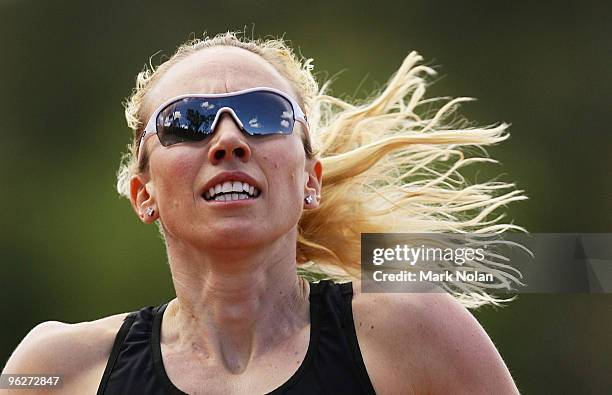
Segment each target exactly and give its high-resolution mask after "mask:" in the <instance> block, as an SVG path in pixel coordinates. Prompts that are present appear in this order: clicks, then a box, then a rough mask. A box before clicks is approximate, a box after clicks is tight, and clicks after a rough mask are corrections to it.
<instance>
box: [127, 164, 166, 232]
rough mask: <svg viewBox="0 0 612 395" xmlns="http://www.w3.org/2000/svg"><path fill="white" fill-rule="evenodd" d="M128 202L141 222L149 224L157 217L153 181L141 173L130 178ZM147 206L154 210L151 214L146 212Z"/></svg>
mask: <svg viewBox="0 0 612 395" xmlns="http://www.w3.org/2000/svg"><path fill="white" fill-rule="evenodd" d="M130 202H131V203H132V208H133V209H134V211H135V212H136V214H137V215H138V217H139V218H140V220H141V221H142V222H144V223H146V224H149V223H152V222H155V220H156V219H157V218H158V217H159V213H158V211H159V209H158V208H157V202H156V200H155V188H154V186H153V183H152V182H151V181H150V180H147V178H146V177H145V176H143V175H141V174H138V175H135V176H132V178H131V179H130ZM148 208H151V209H153V210H154V211H153V213H152V214H153V215H149V214H148V213H147V209H148Z"/></svg>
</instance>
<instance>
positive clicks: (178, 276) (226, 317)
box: [162, 237, 310, 373]
mask: <svg viewBox="0 0 612 395" xmlns="http://www.w3.org/2000/svg"><path fill="white" fill-rule="evenodd" d="M291 239H293V242H291ZM167 248H168V257H169V259H170V266H171V271H172V278H173V283H174V287H175V290H176V296H177V297H176V299H174V300H173V301H171V302H170V304H169V305H168V308H167V309H166V312H165V314H164V319H163V321H162V323H163V324H162V334H163V335H162V342H163V343H165V344H172V345H173V346H172V347H174V349H175V350H180V352H181V353H182V352H185V353H188V354H192V353H198V354H200V356H202V357H204V358H205V360H208V361H210V362H211V363H214V362H215V361H218V362H222V363H223V365H224V366H225V367H226V369H228V370H229V371H231V372H233V373H238V372H240V371H243V370H244V369H245V368H246V366H247V365H248V363H249V361H250V360H252V359H253V358H256V357H257V356H258V355H260V354H262V353H263V352H264V351H265V350H269V349H270V348H271V347H273V346H274V345H278V344H281V343H282V341H283V340H288V339H289V338H291V337H294V336H296V335H297V334H298V333H299V332H300V331H302V330H304V328H306V327H307V325H308V323H309V321H310V320H309V303H308V297H309V287H308V284H307V283H306V281H305V280H303V279H301V278H300V277H298V275H297V272H296V261H295V256H296V255H295V252H296V251H295V248H296V247H295V238H291V237H286V238H283V239H280V240H277V241H275V242H274V243H272V244H271V245H268V246H267V247H266V248H262V247H261V246H258V247H256V248H255V247H254V248H244V249H236V248H232V249H225V250H212V249H210V248H207V249H205V250H206V251H202V250H199V249H194V248H191V247H189V246H185V245H182V244H179V243H173V242H172V240H167Z"/></svg>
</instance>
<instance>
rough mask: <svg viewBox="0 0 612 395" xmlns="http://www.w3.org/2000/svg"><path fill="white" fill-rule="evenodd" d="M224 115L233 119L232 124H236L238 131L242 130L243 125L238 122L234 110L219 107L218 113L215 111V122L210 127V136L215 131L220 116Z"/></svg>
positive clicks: (238, 119)
mask: <svg viewBox="0 0 612 395" xmlns="http://www.w3.org/2000/svg"><path fill="white" fill-rule="evenodd" d="M225 113H227V114H230V115H231V117H232V118H234V122H236V124H237V125H238V127H239V128H240V130H244V125H243V124H242V122H241V121H240V118H238V115H236V113H235V112H234V110H233V109H232V108H231V107H221V108H220V109H219V111H217V114H216V115H215V120H214V121H213V123H212V125H211V126H210V132H211V134H212V133H214V132H215V129H216V128H217V125H218V123H219V122H220V120H221V116H222V115H223V114H225Z"/></svg>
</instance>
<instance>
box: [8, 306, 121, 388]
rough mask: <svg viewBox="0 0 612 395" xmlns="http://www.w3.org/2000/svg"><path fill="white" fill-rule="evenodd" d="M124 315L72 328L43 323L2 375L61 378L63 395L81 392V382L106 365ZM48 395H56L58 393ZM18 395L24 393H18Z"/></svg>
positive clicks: (65, 324) (12, 358)
mask: <svg viewBox="0 0 612 395" xmlns="http://www.w3.org/2000/svg"><path fill="white" fill-rule="evenodd" d="M127 314H128V313H120V314H115V315H112V316H108V317H104V318H101V319H98V320H94V321H85V322H79V323H74V324H70V323H64V322H59V321H45V322H42V323H40V324H38V325H36V326H35V327H34V328H32V330H30V332H29V333H28V334H27V335H26V336H25V337H24V338H23V340H22V341H21V343H19V345H18V346H17V348H16V349H15V351H13V353H12V355H11V357H10V358H9V360H8V362H7V363H6V365H5V367H4V369H3V371H2V373H6V374H53V375H63V382H64V385H63V387H62V392H64V393H69V392H70V391H71V390H73V389H74V388H81V385H82V384H83V380H86V379H87V378H88V377H90V375H91V372H92V371H93V370H99V369H100V366H103V365H105V362H106V360H107V359H108V357H109V355H110V352H111V349H112V346H113V342H114V340H115V336H116V335H117V332H118V331H119V328H120V327H121V324H122V323H123V319H124V318H125V317H126V316H127ZM96 374H97V372H96ZM100 378H101V374H100ZM51 391H53V392H52V393H53V394H58V391H57V390H51ZM3 393H10V392H3ZM19 393H20V394H23V393H24V392H23V390H19ZM36 393H38V394H40V393H41V392H40V391H38V392H36Z"/></svg>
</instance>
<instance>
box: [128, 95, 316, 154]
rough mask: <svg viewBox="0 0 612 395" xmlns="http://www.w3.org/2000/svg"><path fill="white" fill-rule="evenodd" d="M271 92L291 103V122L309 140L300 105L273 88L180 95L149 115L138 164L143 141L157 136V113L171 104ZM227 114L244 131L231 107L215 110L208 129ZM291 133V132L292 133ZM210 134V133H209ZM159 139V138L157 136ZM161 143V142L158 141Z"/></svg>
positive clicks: (140, 146)
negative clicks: (188, 99)
mask: <svg viewBox="0 0 612 395" xmlns="http://www.w3.org/2000/svg"><path fill="white" fill-rule="evenodd" d="M262 91H263V92H272V93H276V94H278V95H280V96H282V97H284V98H285V99H287V100H288V101H289V102H290V103H291V107H293V120H294V121H297V122H300V123H301V124H303V125H304V126H305V128H306V137H307V138H308V139H310V136H309V126H308V120H307V119H306V114H304V111H303V110H302V108H301V107H300V105H299V104H298V103H297V101H296V100H295V99H293V98H292V97H291V96H289V95H288V94H287V93H285V92H283V91H281V90H278V89H275V88H268V87H265V86H260V87H256V88H249V89H243V90H240V91H235V92H228V93H186V94H184V95H180V96H175V97H173V98H171V99H168V100H166V101H165V102H163V103H162V104H161V105H160V106H159V107H157V109H156V110H155V111H153V114H152V115H151V117H150V118H149V121H148V122H147V126H146V127H145V129H144V133H143V134H142V137H141V138H140V143H139V144H138V147H137V149H138V163H140V160H141V159H142V155H143V153H142V152H143V151H144V149H141V148H142V147H143V146H144V143H145V141H146V140H147V139H148V138H149V137H151V136H152V135H154V134H157V125H156V123H157V116H158V115H159V113H160V112H161V111H162V110H164V109H165V108H166V107H167V106H168V105H170V104H172V103H173V102H175V101H177V100H181V99H186V98H190V97H197V98H201V97H207V98H208V97H210V98H212V99H216V98H223V97H231V96H237V95H242V94H245V93H250V92H262ZM225 112H227V113H229V114H231V116H232V117H233V118H234V121H235V122H236V123H237V124H238V126H240V128H241V129H244V125H243V124H242V122H241V121H240V119H239V118H238V116H237V115H236V113H235V112H234V110H233V109H232V108H231V107H221V108H220V109H219V110H217V113H216V114H215V119H214V121H213V123H212V125H211V127H210V129H211V130H212V131H213V133H214V130H215V127H216V126H217V121H218V120H219V118H220V117H221V114H222V113H225ZM292 133H293V131H292ZM211 134H212V133H211ZM158 137H159V136H158ZM160 143H161V141H160Z"/></svg>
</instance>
